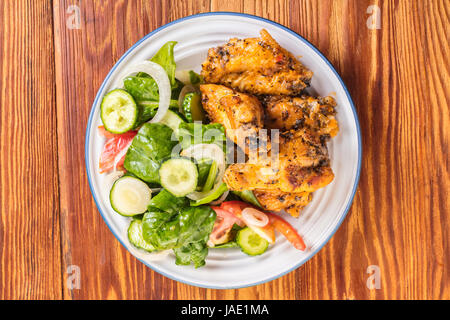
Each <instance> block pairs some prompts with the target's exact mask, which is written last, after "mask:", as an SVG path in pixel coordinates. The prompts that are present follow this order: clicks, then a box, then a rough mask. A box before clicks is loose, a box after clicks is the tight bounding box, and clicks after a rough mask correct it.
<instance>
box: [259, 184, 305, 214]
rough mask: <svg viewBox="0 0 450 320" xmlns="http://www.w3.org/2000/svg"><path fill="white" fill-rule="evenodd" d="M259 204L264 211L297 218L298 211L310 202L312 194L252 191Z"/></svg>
mask: <svg viewBox="0 0 450 320" xmlns="http://www.w3.org/2000/svg"><path fill="white" fill-rule="evenodd" d="M253 194H254V195H255V197H256V199H258V202H259V204H260V205H261V206H262V207H263V209H265V210H269V211H282V210H284V211H286V212H287V213H289V214H290V215H291V216H293V217H298V216H299V215H300V211H302V209H303V208H304V207H305V206H306V205H307V204H308V203H310V202H311V200H312V193H309V192H300V193H289V192H281V191H272V190H253Z"/></svg>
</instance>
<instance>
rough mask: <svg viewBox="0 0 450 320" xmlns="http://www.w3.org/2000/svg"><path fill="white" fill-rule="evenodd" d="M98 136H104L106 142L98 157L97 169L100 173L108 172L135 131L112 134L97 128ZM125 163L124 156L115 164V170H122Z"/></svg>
mask: <svg viewBox="0 0 450 320" xmlns="http://www.w3.org/2000/svg"><path fill="white" fill-rule="evenodd" d="M99 134H100V135H102V136H104V137H105V138H106V139H107V140H106V143H105V145H104V146H103V151H102V154H101V155H100V162H99V168H100V173H104V172H108V171H110V170H112V169H113V168H114V161H115V159H116V157H117V155H119V153H120V152H122V150H124V149H125V148H126V147H127V146H128V145H129V144H130V142H131V141H132V140H133V138H134V137H135V136H136V134H137V131H128V132H125V133H123V134H113V133H110V132H108V131H106V130H105V129H104V128H103V126H101V127H99ZM124 161H125V154H124V155H123V156H122V157H121V159H119V161H118V162H117V168H123V163H124Z"/></svg>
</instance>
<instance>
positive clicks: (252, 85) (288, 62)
mask: <svg viewBox="0 0 450 320" xmlns="http://www.w3.org/2000/svg"><path fill="white" fill-rule="evenodd" d="M260 34H261V37H260V38H248V39H236V38H234V39H231V40H230V41H229V42H228V43H227V44H225V45H223V46H219V47H217V48H211V49H209V51H208V57H207V59H206V61H205V62H204V63H203V65H202V75H203V77H204V79H205V82H206V83H217V84H223V85H226V86H229V87H232V88H234V89H236V90H239V91H243V92H249V93H253V94H271V95H298V94H300V93H301V91H302V90H303V89H305V88H306V87H307V86H309V83H310V81H311V78H312V75H313V73H312V72H311V71H310V70H308V69H307V68H306V67H305V66H303V65H302V64H301V63H300V62H299V61H298V60H297V59H296V58H295V57H294V56H293V55H292V54H291V53H290V52H289V51H287V50H286V49H284V48H282V47H281V46H280V45H279V44H278V43H277V42H276V41H275V40H274V39H273V38H272V37H271V35H270V34H269V33H268V32H267V31H266V30H264V29H262V30H261V32H260Z"/></svg>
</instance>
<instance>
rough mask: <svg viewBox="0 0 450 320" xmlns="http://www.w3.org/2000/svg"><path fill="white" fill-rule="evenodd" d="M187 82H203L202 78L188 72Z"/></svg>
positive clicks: (192, 72) (190, 71)
mask: <svg viewBox="0 0 450 320" xmlns="http://www.w3.org/2000/svg"><path fill="white" fill-rule="evenodd" d="M189 81H190V82H191V84H200V83H202V82H203V77H202V76H201V75H199V74H198V73H196V72H194V71H192V70H189Z"/></svg>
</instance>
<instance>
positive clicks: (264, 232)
mask: <svg viewBox="0 0 450 320" xmlns="http://www.w3.org/2000/svg"><path fill="white" fill-rule="evenodd" d="M249 207H251V208H254V206H252V205H250V204H248V203H246V202H243V201H226V202H222V204H221V206H220V208H222V209H224V210H226V211H228V212H231V213H232V214H233V215H234V216H236V217H237V218H238V219H240V220H242V210H244V209H245V208H249ZM248 227H249V228H250V229H252V230H253V231H254V232H256V233H257V234H258V235H259V236H260V237H262V238H264V239H266V240H267V241H269V243H274V242H275V231H274V228H273V226H272V225H271V224H267V225H266V226H264V227H256V226H252V225H248Z"/></svg>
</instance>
